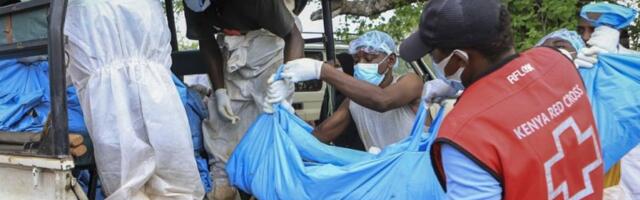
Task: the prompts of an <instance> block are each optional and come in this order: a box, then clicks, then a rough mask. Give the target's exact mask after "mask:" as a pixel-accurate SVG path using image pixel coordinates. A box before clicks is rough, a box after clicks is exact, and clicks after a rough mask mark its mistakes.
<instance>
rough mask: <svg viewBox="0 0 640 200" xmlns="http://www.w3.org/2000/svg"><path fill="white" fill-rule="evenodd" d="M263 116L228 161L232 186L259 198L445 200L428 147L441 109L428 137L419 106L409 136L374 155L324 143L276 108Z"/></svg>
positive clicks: (435, 129)
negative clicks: (271, 112) (424, 129)
mask: <svg viewBox="0 0 640 200" xmlns="http://www.w3.org/2000/svg"><path fill="white" fill-rule="evenodd" d="M274 110H275V112H274V113H273V114H268V113H263V114H262V115H260V116H259V117H258V119H257V120H256V121H255V123H254V124H253V125H252V126H251V127H250V128H249V130H248V131H247V132H246V134H245V136H244V138H242V140H241V141H240V144H238V146H237V147H236V149H235V151H234V152H233V154H232V156H231V159H230V160H229V162H228V163H227V173H228V175H229V180H230V182H231V183H232V184H233V186H235V187H238V188H239V189H241V190H243V191H245V192H248V193H251V194H253V195H254V196H256V197H257V198H258V199H267V200H268V199H444V198H445V194H444V191H443V190H442V187H441V186H440V184H439V182H438V179H437V177H436V175H435V173H434V171H433V168H432V165H431V158H430V154H429V149H430V146H431V144H432V143H433V141H434V139H435V137H436V134H435V133H437V128H434V127H438V126H439V124H440V123H441V121H442V116H441V115H442V113H443V112H442V111H440V113H439V115H438V117H437V118H436V119H435V120H434V122H433V124H432V128H430V129H429V131H428V133H424V132H423V128H424V122H425V119H426V114H427V112H426V111H425V108H424V106H423V105H421V106H420V109H419V113H418V117H417V118H416V121H415V122H414V125H413V129H412V132H411V135H410V136H409V137H408V138H406V139H404V140H402V141H400V142H398V143H395V144H392V145H389V146H388V147H386V148H384V149H383V151H382V152H381V153H380V154H378V155H373V154H369V153H367V152H362V151H357V150H351V149H346V148H340V147H335V146H330V145H326V144H324V143H322V142H320V141H318V140H317V139H316V138H315V137H314V136H313V135H312V134H311V132H312V127H310V126H309V125H307V124H306V123H305V122H304V121H302V120H301V119H299V118H298V117H297V116H295V115H293V114H291V113H289V112H287V111H286V109H284V108H283V107H282V106H281V105H276V106H274Z"/></svg>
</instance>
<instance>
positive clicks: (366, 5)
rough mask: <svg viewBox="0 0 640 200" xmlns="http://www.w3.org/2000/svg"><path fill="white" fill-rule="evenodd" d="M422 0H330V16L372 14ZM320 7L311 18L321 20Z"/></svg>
mask: <svg viewBox="0 0 640 200" xmlns="http://www.w3.org/2000/svg"><path fill="white" fill-rule="evenodd" d="M418 1H423V0H331V4H332V6H331V11H332V12H331V14H332V16H331V17H335V16H338V15H344V14H346V15H355V16H372V15H377V14H380V13H382V12H384V11H387V10H391V9H394V8H396V7H398V6H401V5H406V4H410V3H413V2H418ZM321 19H322V9H319V10H316V11H314V12H313V13H312V14H311V20H314V21H315V20H321Z"/></svg>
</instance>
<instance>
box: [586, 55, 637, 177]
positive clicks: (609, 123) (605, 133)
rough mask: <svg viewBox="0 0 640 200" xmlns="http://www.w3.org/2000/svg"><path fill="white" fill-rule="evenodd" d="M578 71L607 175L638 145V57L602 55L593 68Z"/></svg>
mask: <svg viewBox="0 0 640 200" xmlns="http://www.w3.org/2000/svg"><path fill="white" fill-rule="evenodd" d="M579 71H580V74H581V76H582V79H583V81H584V84H585V87H586V89H587V94H588V95H589V99H590V100H591V105H592V107H593V112H594V115H595V119H596V127H597V129H598V133H599V134H600V141H601V146H602V151H603V153H602V157H603V160H604V163H605V171H607V170H609V168H610V167H611V166H613V165H614V164H615V163H617V162H618V161H619V160H620V159H621V158H622V157H623V156H624V155H625V154H626V153H628V152H629V151H630V150H631V149H633V148H634V147H635V146H636V145H638V143H639V142H640V93H639V91H640V57H639V56H631V55H616V54H608V53H603V54H600V55H599V56H598V63H596V64H595V66H594V67H593V68H580V69H579Z"/></svg>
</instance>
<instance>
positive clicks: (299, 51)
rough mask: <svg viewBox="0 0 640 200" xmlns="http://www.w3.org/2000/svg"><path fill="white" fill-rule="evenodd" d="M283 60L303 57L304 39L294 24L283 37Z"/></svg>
mask: <svg viewBox="0 0 640 200" xmlns="http://www.w3.org/2000/svg"><path fill="white" fill-rule="evenodd" d="M283 39H284V62H285V63H286V62H288V61H290V60H295V59H298V58H303V57H304V39H302V34H301V33H300V30H298V27H297V26H296V25H295V24H294V25H293V29H292V30H291V32H290V33H289V34H288V35H287V36H285V37H284V38H283Z"/></svg>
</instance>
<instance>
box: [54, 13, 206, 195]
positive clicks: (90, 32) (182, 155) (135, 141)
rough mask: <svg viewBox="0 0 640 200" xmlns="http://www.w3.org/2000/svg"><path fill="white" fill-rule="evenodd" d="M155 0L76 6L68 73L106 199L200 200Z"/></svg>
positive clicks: (68, 30)
mask: <svg viewBox="0 0 640 200" xmlns="http://www.w3.org/2000/svg"><path fill="white" fill-rule="evenodd" d="M162 10H163V9H162V7H161V6H160V2H159V1H156V0H136V1H129V0H109V1H106V0H71V1H69V5H68V8H67V21H66V24H65V34H66V35H67V36H68V38H69V44H68V45H67V46H66V51H67V53H68V54H69V58H70V64H69V68H68V73H69V75H70V77H71V79H72V81H73V84H74V85H75V86H76V87H77V88H78V95H79V97H80V103H81V105H82V110H83V111H84V112H85V115H84V117H85V121H86V124H87V127H88V129H89V134H90V136H91V138H92V141H93V144H94V146H95V158H96V164H97V166H98V172H99V175H100V178H101V179H102V183H103V187H104V189H105V192H106V193H107V195H109V197H108V199H202V197H203V196H204V191H203V188H202V185H201V183H200V177H199V175H198V170H197V167H196V164H195V160H194V157H193V156H192V155H193V148H192V141H191V133H190V130H189V124H188V121H187V116H186V113H185V109H184V107H183V106H182V104H181V101H180V98H179V96H178V93H177V90H176V87H175V86H174V84H173V82H172V80H171V74H170V73H171V72H170V70H169V68H170V66H171V56H170V54H171V47H170V45H169V41H170V33H169V30H168V29H167V27H168V26H167V22H166V17H165V16H164V14H163V13H162Z"/></svg>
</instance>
